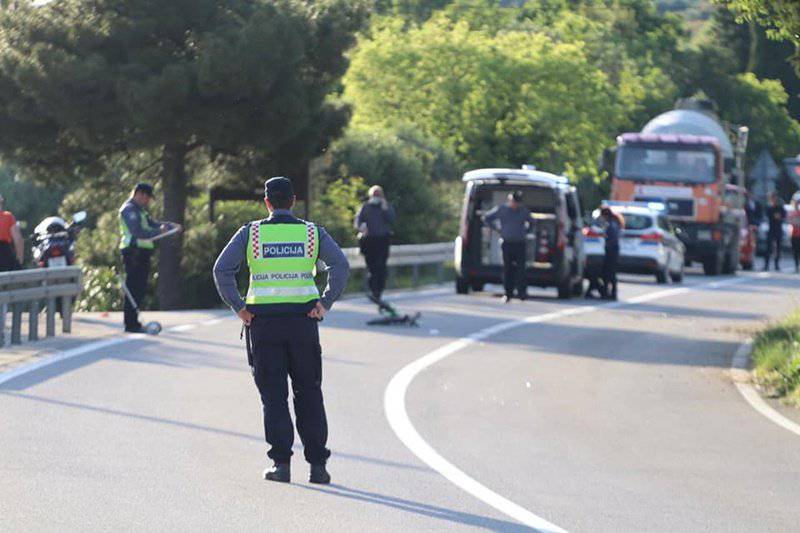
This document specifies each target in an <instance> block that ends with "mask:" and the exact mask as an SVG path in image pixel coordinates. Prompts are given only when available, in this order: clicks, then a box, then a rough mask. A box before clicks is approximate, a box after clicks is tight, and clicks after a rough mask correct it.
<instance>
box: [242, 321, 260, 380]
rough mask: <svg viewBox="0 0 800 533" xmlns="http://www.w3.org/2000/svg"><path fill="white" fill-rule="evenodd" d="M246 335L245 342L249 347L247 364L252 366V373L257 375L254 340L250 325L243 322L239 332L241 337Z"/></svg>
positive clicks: (247, 347)
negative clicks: (254, 364)
mask: <svg viewBox="0 0 800 533" xmlns="http://www.w3.org/2000/svg"><path fill="white" fill-rule="evenodd" d="M242 337H244V344H245V347H246V349H247V364H248V366H250V373H251V374H253V375H254V376H255V375H256V368H255V366H253V341H252V339H251V338H250V326H248V325H246V324H244V323H242V331H241V332H240V333H239V339H241V338H242Z"/></svg>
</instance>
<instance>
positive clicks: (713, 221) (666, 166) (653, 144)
mask: <svg viewBox="0 0 800 533" xmlns="http://www.w3.org/2000/svg"><path fill="white" fill-rule="evenodd" d="M675 132H686V133H675ZM745 134H746V130H745ZM744 142H745V143H746V137H745V140H744ZM738 151H739V150H738V146H737V152H738ZM737 167H738V165H737V164H735V159H734V149H733V146H732V144H731V141H730V139H729V138H728V136H727V134H726V133H725V131H724V130H723V129H722V126H721V125H720V124H719V122H718V121H716V120H715V119H714V118H713V117H712V116H709V115H707V114H705V113H701V112H699V111H692V110H675V111H670V112H668V113H664V114H663V115H660V116H659V117H656V118H655V119H653V120H652V121H651V122H650V123H648V124H647V125H646V126H645V128H644V129H643V130H642V132H641V133H625V134H623V135H620V136H619V137H618V138H617V150H616V158H615V163H614V170H613V175H612V183H611V199H612V200H615V201H624V202H659V203H663V204H664V205H666V206H667V213H668V215H667V216H668V217H669V219H670V220H671V221H672V223H673V224H674V225H675V227H676V229H677V233H678V236H679V238H680V239H681V241H682V242H683V243H684V245H685V246H686V263H687V264H691V263H692V262H694V261H697V262H700V263H702V265H703V269H704V271H705V273H706V274H708V275H716V274H719V273H720V272H722V273H732V272H734V271H735V270H736V268H737V267H738V264H739V241H740V238H741V221H740V219H739V217H738V214H737V213H735V212H734V211H735V210H734V209H731V208H730V207H732V205H730V206H729V204H737V203H739V202H738V200H736V201H733V200H732V199H731V194H732V191H731V190H730V189H727V188H726V186H727V185H728V184H730V183H731V182H733V181H735V180H736V179H737V178H738V177H739V169H738V168H737ZM742 190H743V189H740V188H736V189H733V191H736V193H737V194H741V191H742Z"/></svg>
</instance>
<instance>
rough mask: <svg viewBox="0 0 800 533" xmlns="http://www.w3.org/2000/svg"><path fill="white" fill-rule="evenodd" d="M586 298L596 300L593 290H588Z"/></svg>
mask: <svg viewBox="0 0 800 533" xmlns="http://www.w3.org/2000/svg"><path fill="white" fill-rule="evenodd" d="M584 298H586V299H587V300H594V299H595V298H596V297H595V295H594V294H593V293H592V291H586V295H585V296H584Z"/></svg>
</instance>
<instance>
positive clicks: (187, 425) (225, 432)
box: [0, 390, 432, 472]
mask: <svg viewBox="0 0 800 533" xmlns="http://www.w3.org/2000/svg"><path fill="white" fill-rule="evenodd" d="M0 395H3V396H12V397H14V398H19V399H23V400H29V401H33V402H38V403H44V404H48V405H55V406H59V407H66V408H69V409H79V410H82V411H90V412H92V413H100V414H104V415H110V416H120V417H124V418H132V419H135V420H142V421H145V422H153V423H155V424H164V425H167V426H173V427H180V428H184V429H189V430H192V431H203V432H205V433H212V434H215V435H222V436H225V437H233V438H238V439H246V440H250V441H255V442H264V438H263V437H258V436H255V435H250V434H248V433H241V432H239V431H231V430H229V429H221V428H215V427H210V426H204V425H202V424H194V423H192V422H184V421H182V420H171V419H169V418H162V417H157V416H151V415H143V414H139V413H130V412H128V411H120V410H117V409H110V408H108V407H100V406H95V405H86V404H82V403H76V402H68V401H65V400H56V399H53V398H45V397H43V396H36V395H33V394H25V393H22V392H10V391H2V390H0ZM295 448H297V446H295ZM333 456H334V457H335V458H341V459H347V460H350V461H360V462H365V463H372V464H376V465H380V466H386V467H390V468H403V469H407V470H417V471H422V472H432V471H431V470H430V469H428V468H425V467H422V466H417V465H412V464H406V463H400V462H397V461H390V460H387V459H380V458H378V457H367V456H365V455H359V454H353V453H344V452H336V451H335V452H334V455H333Z"/></svg>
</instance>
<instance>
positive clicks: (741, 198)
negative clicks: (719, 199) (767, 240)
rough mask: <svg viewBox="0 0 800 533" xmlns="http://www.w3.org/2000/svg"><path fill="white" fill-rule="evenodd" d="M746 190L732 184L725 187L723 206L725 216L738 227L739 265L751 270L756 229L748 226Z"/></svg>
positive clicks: (754, 251) (754, 250) (753, 259)
mask: <svg viewBox="0 0 800 533" xmlns="http://www.w3.org/2000/svg"><path fill="white" fill-rule="evenodd" d="M746 199H747V190H746V189H745V188H744V187H739V186H738V185H734V184H732V183H728V184H726V185H725V199H724V200H725V201H724V205H725V207H726V209H727V215H728V217H729V218H730V219H731V220H735V221H736V223H737V224H738V225H739V265H740V266H741V267H742V268H743V269H744V270H752V269H753V263H754V261H755V254H756V239H757V235H756V234H757V229H756V227H755V226H750V225H749V221H748V218H747V210H746V209H745V201H746Z"/></svg>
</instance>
